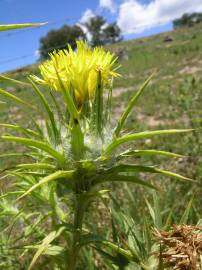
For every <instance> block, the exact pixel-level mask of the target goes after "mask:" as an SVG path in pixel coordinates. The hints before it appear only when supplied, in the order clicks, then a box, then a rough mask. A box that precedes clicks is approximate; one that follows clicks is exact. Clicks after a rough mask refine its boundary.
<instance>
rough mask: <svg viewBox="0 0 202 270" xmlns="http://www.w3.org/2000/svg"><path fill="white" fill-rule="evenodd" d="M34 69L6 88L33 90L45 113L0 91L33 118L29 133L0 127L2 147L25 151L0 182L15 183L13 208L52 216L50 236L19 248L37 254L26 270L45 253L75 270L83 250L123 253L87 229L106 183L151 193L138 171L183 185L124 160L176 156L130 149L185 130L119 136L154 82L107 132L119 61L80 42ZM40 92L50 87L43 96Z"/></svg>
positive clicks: (135, 97)
mask: <svg viewBox="0 0 202 270" xmlns="http://www.w3.org/2000/svg"><path fill="white" fill-rule="evenodd" d="M39 69H40V73H41V76H38V77H37V76H30V77H29V78H28V82H27V83H24V82H20V81H17V80H14V79H9V78H7V77H5V76H4V77H2V79H4V80H8V81H10V82H11V83H17V84H19V85H26V86H27V87H29V86H30V85H31V86H32V89H33V91H34V93H35V94H36V95H37V96H38V100H39V102H40V106H41V108H40V109H41V110H42V111H43V112H41V110H39V106H37V105H38V104H31V103H30V102H29V101H25V100H23V99H21V98H19V97H17V96H15V95H13V94H11V93H9V92H7V91H5V90H3V89H0V94H1V95H2V96H4V97H5V98H7V99H9V100H11V101H13V102H15V103H18V104H19V106H21V107H22V108H23V110H24V111H25V112H26V113H25V114H24V117H27V114H28V112H29V111H32V112H33V111H34V112H35V115H37V119H33V117H32V118H30V119H31V127H30V128H27V127H22V126H21V125H17V124H13V123H12V124H8V123H2V124H0V126H1V127H3V128H4V129H6V130H8V131H7V132H6V133H5V135H2V136H1V141H2V142H3V143H5V142H10V143H16V144H19V145H22V146H23V147H24V148H23V150H22V152H21V154H20V155H21V157H22V159H18V160H19V163H18V160H17V162H16V164H15V166H12V168H9V167H8V168H6V169H4V171H3V176H4V177H7V178H8V177H10V178H12V179H13V185H12V188H13V189H14V191H13V190H12V192H8V193H7V194H4V197H6V196H13V197H14V198H15V197H16V196H17V201H16V205H17V206H18V207H22V206H23V207H24V208H25V209H26V204H28V205H29V207H30V208H29V209H34V210H32V211H36V212H35V213H37V215H38V216H40V212H41V213H43V211H44V212H45V210H47V209H49V211H50V214H47V215H46V216H47V218H48V221H47V220H46V223H45V224H49V225H48V226H50V227H51V232H50V233H49V234H48V233H47V234H46V236H45V237H44V239H41V238H40V237H41V235H40V230H39V231H38V232H37V233H38V238H37V241H38V242H37V243H36V245H35V246H33V245H32V246H30V245H24V249H25V250H26V251H27V250H29V247H32V249H37V251H36V253H35V255H34V257H33V259H32V261H31V263H30V266H29V270H30V269H33V267H34V266H35V264H36V263H37V260H38V258H39V257H40V256H41V255H45V254H49V255H50V253H51V252H52V253H51V254H52V255H53V256H55V257H56V258H58V261H60V263H61V260H59V258H60V259H61V256H62V263H61V264H59V262H58V261H57V260H56V261H57V262H56V264H57V265H58V264H59V265H60V268H58V266H57V267H56V268H53V269H68V270H73V269H76V266H77V264H78V261H79V255H80V251H81V249H82V248H83V247H84V246H86V245H89V244H92V243H97V244H99V245H103V246H106V247H109V248H112V249H114V250H116V251H119V252H122V250H121V248H120V247H119V246H116V244H114V243H113V242H110V241H107V240H105V239H103V238H102V237H100V236H95V235H93V234H92V233H91V232H90V231H88V228H87V226H85V214H86V212H87V209H88V207H89V204H90V202H91V201H92V200H95V199H99V198H102V197H103V196H106V194H107V193H108V192H110V188H109V185H108V183H110V182H132V183H134V184H137V185H142V186H145V187H148V188H151V189H156V187H155V186H154V185H153V184H152V183H150V182H149V181H148V180H144V179H141V177H140V176H141V175H142V173H152V174H153V173H154V174H162V175H166V176H170V177H174V178H178V179H181V180H184V179H187V178H186V177H183V176H181V175H179V174H177V173H173V172H170V171H166V170H162V169H159V168H157V167H156V166H147V165H145V164H138V163H135V164H133V163H130V164H128V163H127V159H128V157H137V156H144V155H163V156H170V157H179V156H180V155H178V154H174V153H171V152H166V151H159V150H154V149H136V148H134V146H132V145H130V143H132V142H136V141H137V140H143V139H146V138H151V137H154V136H160V135H171V134H176V133H182V132H187V131H189V130H185V129H182V130H179V129H178V130H176V129H170V130H155V131H144V132H136V133H125V132H124V126H125V123H126V121H127V119H128V117H129V115H130V113H131V112H132V110H133V108H134V106H135V104H136V102H137V100H138V98H139V97H140V95H141V94H142V92H143V91H144V89H145V88H146V87H147V85H148V84H149V82H150V80H151V78H152V76H151V77H150V78H149V79H147V80H146V82H145V83H144V84H143V85H142V86H141V88H140V89H139V90H138V91H136V92H135V94H134V95H133V96H132V97H131V100H130V101H129V103H128V105H127V106H126V109H125V111H124V112H123V113H122V114H121V116H120V119H119V120H118V122H117V124H116V125H115V127H114V126H112V123H111V122H112V121H111V118H112V117H113V115H112V110H111V107H112V106H111V104H112V86H113V80H114V79H115V78H116V77H118V76H120V75H119V74H118V65H117V58H116V57H115V55H114V54H112V53H110V52H106V51H105V50H104V49H103V48H94V49H91V48H89V47H88V45H87V44H86V43H85V42H83V41H78V42H77V50H76V51H73V50H72V49H71V47H70V46H68V48H67V49H66V50H62V51H60V52H53V53H52V54H50V59H49V60H47V61H46V62H44V63H42V64H41V65H40V66H39ZM41 88H43V89H45V88H46V89H48V92H49V96H48V97H47V96H46V95H45V94H44V93H43V90H41ZM9 130H11V133H9ZM12 132H14V134H13V133H12ZM16 133H17V135H16ZM133 145H134V144H133ZM127 146H128V148H127ZM2 156H4V157H5V156H16V157H18V156H19V153H16V152H12V153H4V154H3V155H2ZM22 160H23V161H22ZM25 200H26V201H25ZM26 202H27V203H26ZM30 205H31V206H30ZM27 211H28V210H27ZM44 219H46V218H44ZM50 220H51V224H50ZM36 226H37V225H36ZM53 250H54V252H53ZM123 252H125V253H124V254H125V255H126V256H128V257H130V259H131V260H134V261H135V260H136V258H135V257H134V255H133V253H132V252H131V251H130V250H128V251H123ZM126 253H127V254H126ZM62 254H63V255H62Z"/></svg>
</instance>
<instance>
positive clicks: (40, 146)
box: [1, 136, 65, 164]
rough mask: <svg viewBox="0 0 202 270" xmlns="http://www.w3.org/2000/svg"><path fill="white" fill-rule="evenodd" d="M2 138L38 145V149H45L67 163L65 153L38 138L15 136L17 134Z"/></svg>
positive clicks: (59, 160) (32, 145) (31, 145)
mask: <svg viewBox="0 0 202 270" xmlns="http://www.w3.org/2000/svg"><path fill="white" fill-rule="evenodd" d="M1 139H3V140H5V141H11V142H16V143H20V144H23V145H25V146H27V147H36V148H37V149H40V150H43V151H44V152H46V153H48V154H49V155H50V156H52V157H54V158H56V159H57V161H58V162H60V163H61V164H64V163H65V157H64V155H63V154H60V153H59V152H57V151H56V150H55V149H53V148H52V147H51V146H50V145H49V144H48V143H46V142H41V141H38V140H32V139H28V138H23V137H15V136H1Z"/></svg>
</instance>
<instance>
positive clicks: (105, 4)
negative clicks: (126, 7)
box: [100, 0, 116, 13]
mask: <svg viewBox="0 0 202 270" xmlns="http://www.w3.org/2000/svg"><path fill="white" fill-rule="evenodd" d="M100 7H101V8H104V9H107V10H109V11H110V12H111V13H114V12H115V11H116V6H115V4H114V2H113V0H100Z"/></svg>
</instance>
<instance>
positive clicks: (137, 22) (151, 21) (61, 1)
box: [0, 0, 202, 72]
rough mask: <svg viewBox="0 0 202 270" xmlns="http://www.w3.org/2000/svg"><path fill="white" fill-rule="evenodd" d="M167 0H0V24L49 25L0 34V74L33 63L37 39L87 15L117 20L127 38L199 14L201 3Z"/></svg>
mask: <svg viewBox="0 0 202 270" xmlns="http://www.w3.org/2000/svg"><path fill="white" fill-rule="evenodd" d="M169 1H170V4H168V0H151V1H149V0H144V1H143V0H142V1H141V0H139V1H137V0H74V1H69V0H57V1H56V0H0V24H11V23H27V22H32V23H34V22H49V24H47V25H46V26H43V27H40V28H33V29H31V30H30V29H27V30H26V29H24V30H15V31H9V32H2V33H0V48H1V50H0V72H3V71H7V70H10V69H15V68H18V67H22V66H24V65H27V64H32V63H34V62H36V60H37V58H38V56H37V54H36V51H37V49H38V48H39V39H40V37H42V36H44V35H45V34H46V33H47V32H48V31H49V30H50V29H53V28H59V27H61V26H62V25H64V24H65V23H67V24H75V23H78V22H79V21H80V20H81V18H83V20H86V19H88V17H89V15H90V16H93V15H95V14H101V15H104V16H105V18H106V19H107V20H108V21H109V22H110V21H113V20H117V22H118V24H119V26H120V27H121V29H122V31H123V34H124V37H125V38H126V39H129V38H136V37H142V36H147V35H151V34H155V33H158V32H162V31H167V30H170V29H172V23H171V21H172V19H173V18H175V17H179V16H180V15H182V14H183V13H184V12H189V11H190V12H192V11H202V1H201V0H192V1H190V0H169ZM179 2H181V4H183V5H179ZM182 2H183V3H182ZM190 2H191V5H190ZM193 7H194V8H193ZM149 25H151V26H150V27H149ZM134 26H135V27H134Z"/></svg>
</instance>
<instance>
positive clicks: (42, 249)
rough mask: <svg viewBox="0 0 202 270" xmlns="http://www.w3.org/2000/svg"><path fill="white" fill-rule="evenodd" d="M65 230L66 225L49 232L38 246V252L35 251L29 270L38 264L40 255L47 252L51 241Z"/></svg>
mask: <svg viewBox="0 0 202 270" xmlns="http://www.w3.org/2000/svg"><path fill="white" fill-rule="evenodd" d="M64 230H65V227H61V228H60V229H59V230H58V231H53V232H51V233H49V234H48V235H47V236H46V237H45V238H44V239H43V241H42V243H41V245H40V246H39V247H38V250H37V252H36V253H35V255H34V257H33V259H32V261H31V264H30V265H29V268H28V270H31V269H33V266H34V265H35V264H36V262H37V260H38V259H39V257H40V256H41V255H42V254H44V253H45V252H46V250H47V249H48V247H49V245H50V243H51V242H52V241H53V240H55V239H56V238H57V237H59V236H60V235H61V233H62V232H63V231H64Z"/></svg>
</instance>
